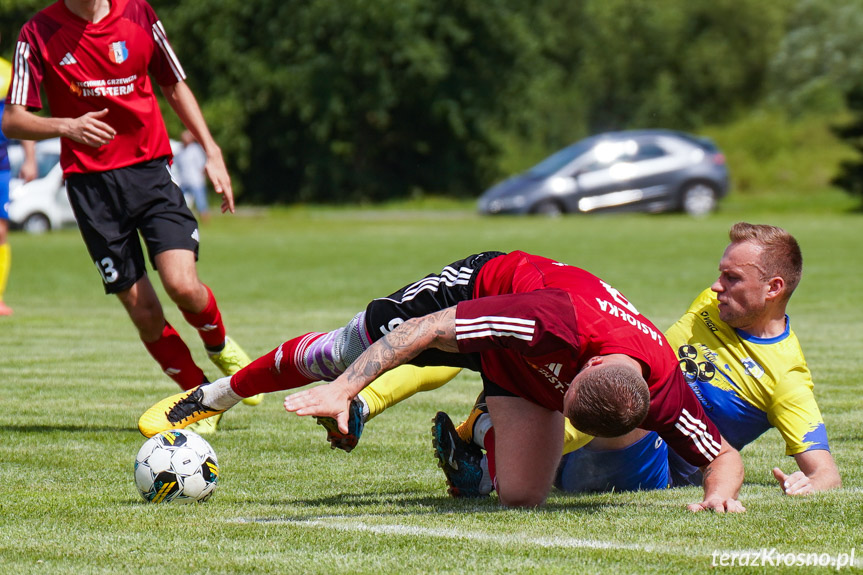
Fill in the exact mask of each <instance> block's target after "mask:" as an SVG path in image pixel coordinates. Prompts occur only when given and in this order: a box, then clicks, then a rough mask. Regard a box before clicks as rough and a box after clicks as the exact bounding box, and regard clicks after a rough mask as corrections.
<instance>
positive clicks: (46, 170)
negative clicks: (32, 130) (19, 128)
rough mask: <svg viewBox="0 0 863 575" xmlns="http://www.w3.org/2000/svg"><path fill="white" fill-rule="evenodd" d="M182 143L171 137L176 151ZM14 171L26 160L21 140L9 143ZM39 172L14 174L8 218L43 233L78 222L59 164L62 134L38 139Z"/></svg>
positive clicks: (18, 226) (16, 172) (35, 232)
mask: <svg viewBox="0 0 863 575" xmlns="http://www.w3.org/2000/svg"><path fill="white" fill-rule="evenodd" d="M180 147H181V144H180V143H179V142H177V141H175V140H171V149H172V150H173V151H174V153H176V152H177V150H179V149H180ZM9 161H10V163H11V172H12V174H15V175H17V174H18V171H19V170H20V168H21V163H22V162H23V161H24V150H23V149H22V148H21V146H20V144H10V145H9ZM36 163H37V164H38V166H39V176H38V177H37V178H36V179H35V180H33V181H32V182H26V183H25V182H24V180H22V179H20V178H17V177H13V178H12V181H11V182H10V183H9V222H10V223H11V224H12V226H13V227H15V228H20V229H23V230H24V231H26V232H29V233H31V234H42V233H45V232H47V231H50V230H57V229H60V228H62V227H65V226H74V225H77V223H76V222H75V214H74V213H73V212H72V206H71V205H69V197H68V196H67V195H66V185H65V181H64V180H63V170H62V169H61V168H60V138H51V139H49V140H43V141H41V142H36Z"/></svg>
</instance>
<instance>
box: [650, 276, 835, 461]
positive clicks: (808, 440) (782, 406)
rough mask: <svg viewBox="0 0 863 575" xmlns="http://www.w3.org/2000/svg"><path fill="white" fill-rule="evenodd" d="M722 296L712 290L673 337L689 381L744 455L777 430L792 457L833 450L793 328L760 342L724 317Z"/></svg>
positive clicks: (672, 332)
mask: <svg viewBox="0 0 863 575" xmlns="http://www.w3.org/2000/svg"><path fill="white" fill-rule="evenodd" d="M717 305H718V302H717V299H716V294H715V293H714V292H713V291H712V290H710V289H707V290H704V291H703V292H701V294H700V295H699V296H698V297H697V298H696V299H695V301H694V302H693V303H692V305H691V306H690V307H689V309H688V310H687V312H686V313H685V314H684V315H683V317H681V318H680V319H679V320H678V321H677V323H675V324H674V325H673V326H671V327H670V328H668V330H667V331H666V332H665V336H666V338H667V339H668V341H669V343H670V344H671V345H672V347H673V348H674V349H675V350H676V351H677V356H678V359H679V360H680V367H681V369H682V370H683V372H684V374H685V376H686V381H687V383H689V386H690V387H691V388H692V390H693V391H694V392H695V395H697V396H698V399H699V401H700V402H701V404H702V405H703V406H704V409H705V411H706V412H707V415H708V416H709V417H710V419H711V420H712V421H713V422H714V423H715V424H716V426H717V427H719V431H720V432H721V433H722V435H723V437H725V439H727V440H728V443H730V444H731V445H732V446H734V447H735V448H736V449H741V448H742V447H743V446H745V445H747V444H749V443H751V442H752V441H754V440H755V439H756V438H758V437H759V436H760V435H761V434H762V433H764V432H765V431H767V430H768V429H769V428H771V427H775V428H776V429H778V430H779V433H780V434H781V435H782V437H783V439H784V440H785V453H786V454H787V455H794V454H797V453H802V452H804V451H809V450H812V449H826V450H829V446H828V443H827V431H826V429H825V427H824V421H823V419H822V417H821V412H820V410H819V409H818V404H817V403H816V402H815V394H814V393H813V383H812V374H811V373H810V371H809V368H808V367H807V365H806V359H805V358H804V357H803V350H801V349H800V342H798V341H797V336H796V335H795V334H794V332H793V331H792V330H791V322H790V320H789V319H788V316H786V318H785V331H784V332H783V333H782V334H781V335H779V336H777V337H773V338H758V337H754V336H752V335H750V334H748V333H746V332H744V331H741V330H738V329H734V328H732V327H731V326H729V325H728V324H726V323H725V322H723V321H722V320H720V319H719V309H718V307H717Z"/></svg>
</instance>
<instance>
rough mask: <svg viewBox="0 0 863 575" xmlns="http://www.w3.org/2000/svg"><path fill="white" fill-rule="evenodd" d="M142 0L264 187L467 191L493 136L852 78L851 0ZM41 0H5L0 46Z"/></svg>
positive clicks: (513, 138) (623, 121) (497, 171)
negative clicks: (157, 17)
mask: <svg viewBox="0 0 863 575" xmlns="http://www.w3.org/2000/svg"><path fill="white" fill-rule="evenodd" d="M151 3H152V5H153V6H154V8H155V9H156V10H157V12H158V13H159V15H160V17H161V19H162V21H163V23H164V25H165V28H166V29H167V31H168V34H169V37H170V39H171V42H172V45H173V46H174V49H175V51H176V52H177V53H178V55H179V57H180V59H181V61H182V62H183V65H184V67H185V69H186V72H187V74H188V77H189V79H188V82H189V84H190V85H191V87H192V88H193V90H194V91H195V93H196V94H197V96H198V99H199V101H200V102H201V104H202V107H203V109H204V113H205V116H206V117H207V119H208V122H209V124H210V127H211V129H212V130H213V132H214V134H215V135H216V138H217V140H218V141H219V143H220V145H221V146H222V149H223V151H224V153H225V156H226V158H227V159H228V162H229V167H230V169H231V171H232V174H233V176H234V178H235V180H236V181H237V183H238V186H239V187H240V188H241V190H242V195H243V197H244V199H246V200H250V201H253V202H260V203H289V202H296V201H316V202H342V201H379V200H385V199H391V198H399V197H406V196H409V195H411V194H414V193H417V192H430V193H440V194H450V195H454V196H465V197H470V196H476V195H477V194H478V193H479V192H481V191H482V190H483V189H484V188H485V187H487V186H488V185H489V184H490V183H492V182H493V181H494V180H496V179H498V178H499V177H501V176H502V175H503V174H502V173H501V171H502V169H501V164H502V162H501V158H502V156H503V155H504V154H505V153H508V154H509V155H513V154H519V153H522V154H525V155H537V154H547V153H551V152H552V151H554V150H556V149H558V148H560V147H562V146H564V145H566V144H569V143H571V142H573V141H575V140H577V139H579V138H581V137H583V136H586V135H588V134H591V133H596V132H600V131H605V130H611V129H626V128H651V127H663V128H675V129H684V130H693V131H697V130H698V129H699V128H700V127H702V126H704V125H707V124H712V125H715V124H721V123H723V122H729V121H732V120H734V119H735V118H738V117H740V116H741V115H742V114H745V113H747V111H748V110H751V109H752V108H753V107H755V106H759V105H772V106H780V107H782V108H784V109H787V110H788V112H789V113H790V114H799V113H806V112H807V111H808V110H818V109H823V108H831V107H832V108H835V107H837V106H844V100H843V99H844V98H845V97H846V96H847V95H849V94H852V93H854V92H855V90H857V91H859V86H858V84H859V82H860V80H859V78H861V77H863V75H861V72H863V70H861V68H863V55H861V54H858V52H859V50H858V47H859V46H860V45H861V41H863V0H833V1H831V2H823V1H819V0H775V1H772V2H763V1H761V0H652V1H649V0H579V1H578V2H572V1H570V0H531V1H527V0H482V1H480V0H435V1H433V2H432V1H429V0H339V1H338V2H335V1H333V0H284V1H281V2H274V1H272V0H196V1H195V2H176V1H168V0H151ZM42 6H44V2H38V1H35V0H0V16H2V18H0V22H2V25H0V33H2V36H3V40H2V45H0V49H2V53H3V54H5V55H8V54H9V53H10V52H11V48H12V46H13V45H14V38H15V37H16V36H17V28H18V27H20V25H21V24H22V23H23V22H24V21H25V20H26V19H27V18H29V17H30V16H32V14H33V13H35V11H36V10H37V9H38V8H40V7H42ZM166 117H168V118H169V119H170V118H171V115H170V114H168V115H166ZM169 129H170V130H171V131H172V132H174V133H176V132H178V131H179V125H178V124H177V123H176V122H174V121H169ZM534 159H536V158H534Z"/></svg>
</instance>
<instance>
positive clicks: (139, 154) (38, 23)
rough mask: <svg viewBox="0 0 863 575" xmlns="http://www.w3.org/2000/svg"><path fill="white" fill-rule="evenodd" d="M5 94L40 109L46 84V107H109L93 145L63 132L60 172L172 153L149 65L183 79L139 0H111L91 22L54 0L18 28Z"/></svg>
mask: <svg viewBox="0 0 863 575" xmlns="http://www.w3.org/2000/svg"><path fill="white" fill-rule="evenodd" d="M13 66H14V71H13V76H12V82H11V84H10V89H9V95H8V96H7V99H6V101H7V102H8V103H10V104H19V105H22V106H27V107H28V108H30V109H36V110H38V109H41V108H42V99H41V96H40V93H39V87H40V86H44V87H45V93H46V95H47V98H48V104H49V105H50V107H51V115H52V116H54V117H55V118H77V117H79V116H82V115H84V114H86V113H87V112H97V111H99V110H102V109H105V108H107V109H108V114H107V115H106V116H105V117H104V118H102V120H103V121H104V122H106V123H107V124H109V125H110V126H111V127H113V128H114V129H115V130H116V131H117V135H116V136H115V138H114V140H113V141H112V142H110V143H109V144H106V145H104V146H101V147H99V148H92V147H90V146H87V145H85V144H79V143H77V142H73V141H72V140H69V139H66V138H64V139H63V141H62V146H61V155H60V163H61V165H62V166H63V173H64V174H71V173H87V172H103V171H107V170H113V169H115V168H123V167H126V166H130V165H133V164H137V163H140V162H146V161H149V160H152V159H155V158H158V157H161V156H170V155H171V145H170V141H169V140H168V133H167V130H166V129H165V122H164V120H163V119H162V114H161V112H160V111H159V104H158V102H157V100H156V97H155V95H154V94H153V86H152V83H151V81H150V76H149V75H148V71H149V72H150V73H152V74H153V77H154V78H155V79H156V82H158V83H159V85H162V86H168V85H173V84H176V83H177V82H179V81H181V80H184V79H185V73H184V72H183V68H182V67H181V66H180V62H179V61H178V60H177V57H176V56H175V55H174V52H173V50H172V49H171V46H170V44H169V43H168V39H167V36H166V35H165V30H164V28H162V23H161V22H160V21H159V19H158V18H157V16H156V13H155V12H154V11H153V8H151V7H150V5H149V4H147V3H146V2H145V1H144V0H112V1H111V11H110V13H109V14H108V15H107V16H106V17H105V18H103V19H102V20H100V21H99V22H97V23H95V24H94V23H91V22H88V21H86V20H83V19H81V18H79V17H78V16H76V15H75V14H73V13H72V12H71V11H70V10H69V9H68V8H67V7H66V5H65V4H64V3H63V0H59V1H58V2H56V3H55V4H52V5H51V6H48V7H47V8H45V9H44V10H42V11H41V12H39V13H38V14H36V16H34V17H33V19H31V20H30V21H29V22H27V23H26V24H25V25H24V27H23V28H22V29H21V34H20V35H19V37H18V44H17V46H16V49H15V59H14V62H13Z"/></svg>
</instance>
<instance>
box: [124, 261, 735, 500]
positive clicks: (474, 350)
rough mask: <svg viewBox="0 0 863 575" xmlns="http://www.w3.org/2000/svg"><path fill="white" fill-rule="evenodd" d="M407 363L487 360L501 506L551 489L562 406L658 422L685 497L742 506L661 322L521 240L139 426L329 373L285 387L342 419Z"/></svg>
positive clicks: (162, 424) (609, 417)
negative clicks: (681, 465)
mask: <svg viewBox="0 0 863 575" xmlns="http://www.w3.org/2000/svg"><path fill="white" fill-rule="evenodd" d="M405 363H411V364H413V365H421V366H422V365H449V366H454V367H468V368H471V369H474V370H476V371H478V372H480V373H481V375H482V378H483V383H484V390H485V393H486V398H487V404H488V410H489V413H490V415H491V417H492V420H493V422H494V426H495V430H496V434H497V436H496V437H497V445H498V446H499V448H498V449H497V453H496V457H495V464H496V479H497V481H496V488H497V492H498V496H499V497H500V501H501V502H502V503H503V504H504V505H507V506H526V507H530V506H536V505H540V504H542V502H543V501H544V500H545V498H546V496H547V494H548V491H549V489H550V487H551V484H552V480H553V478H554V474H555V470H556V469H557V465H558V462H559V460H560V453H561V450H562V447H563V433H562V430H563V422H564V419H563V418H564V415H565V416H566V417H568V418H569V419H570V421H571V422H572V423H573V424H574V425H575V426H576V428H578V429H580V430H582V431H584V432H586V433H590V434H591V435H595V436H600V437H616V436H620V435H623V434H624V433H627V432H628V431H631V430H632V429H634V428H636V427H642V428H644V429H650V430H655V431H657V432H658V433H659V434H660V435H661V436H662V437H663V438H664V439H665V440H666V441H667V442H668V444H669V445H670V446H671V447H672V448H673V449H675V450H676V451H677V452H678V453H679V454H680V455H681V456H682V457H684V458H686V460H687V461H689V462H690V463H691V464H693V465H697V466H699V467H701V468H703V469H704V473H705V481H704V491H705V495H704V500H703V501H702V502H700V503H697V504H693V505H692V506H690V508H691V509H693V510H700V509H713V510H716V511H743V507H742V505H741V504H740V503H739V502H738V501H737V499H736V497H737V493H738V490H739V488H740V485H741V483H742V481H743V466H742V462H741V460H740V455H739V454H738V453H737V451H735V450H734V449H733V448H732V447H730V446H729V445H728V443H727V442H726V441H725V440H724V439H723V438H722V437H721V436H720V434H719V431H718V430H717V429H716V426H715V425H713V423H712V422H711V421H710V420H709V419H708V418H707V417H706V416H705V414H704V411H703V410H702V407H701V404H700V403H699V402H698V400H697V398H696V397H695V395H694V393H693V392H692V390H691V389H690V388H689V386H687V385H686V382H685V380H684V378H683V374H682V373H681V371H680V369H679V368H678V364H677V358H676V356H675V354H674V352H673V350H672V349H671V347H670V346H669V345H668V343H667V341H666V340H665V338H664V337H663V335H662V333H661V332H660V331H659V330H658V329H656V328H655V327H654V326H653V324H652V323H650V322H649V321H648V320H647V319H646V318H644V317H643V316H642V315H641V314H640V313H639V312H638V310H637V309H636V308H635V307H634V306H633V305H632V304H631V303H630V302H629V301H628V300H627V299H626V298H625V297H624V296H623V295H622V294H621V293H620V292H619V291H617V290H616V289H614V288H613V287H612V286H610V285H608V284H607V283H605V282H603V281H602V280H601V279H599V278H597V277H596V276H594V275H592V274H590V273H588V272H586V271H584V270H582V269H579V268H576V267H573V266H569V265H566V264H562V263H559V262H555V261H552V260H549V259H546V258H542V257H539V256H534V255H530V254H527V253H524V252H513V253H510V254H501V253H499V252H489V253H484V254H478V255H474V256H470V257H468V258H466V259H464V260H460V261H458V262H455V263H453V264H451V265H449V266H446V267H445V268H444V270H443V271H442V272H441V273H440V274H439V275H430V276H427V277H426V278H424V279H422V280H420V281H418V282H415V283H413V284H411V285H409V286H406V287H405V288H403V289H401V290H399V291H398V292H396V293H394V294H392V295H390V296H388V297H385V298H379V299H376V300H374V301H372V302H371V303H370V304H369V305H368V307H367V308H366V310H365V311H364V312H361V313H359V314H357V316H355V317H354V319H353V320H351V321H350V322H349V323H348V324H347V325H346V326H345V327H344V328H341V329H338V330H335V331H332V332H329V333H327V334H320V333H309V334H306V335H304V336H300V337H298V338H295V339H293V340H290V341H288V342H285V343H284V344H282V345H281V346H279V347H278V348H276V349H275V350H273V351H272V352H271V353H269V354H267V355H265V356H263V357H261V358H259V359H257V360H255V361H254V362H252V363H251V364H250V365H249V366H248V367H246V368H244V369H243V370H241V371H240V372H238V373H237V374H235V375H234V376H233V377H231V378H224V379H221V380H219V381H217V382H215V383H214V384H212V385H209V386H205V387H203V388H200V389H199V390H193V391H191V392H186V393H183V394H178V395H176V396H174V397H172V398H167V399H165V400H163V401H162V402H160V403H158V404H156V405H155V406H153V407H152V408H151V409H150V410H148V411H147V412H146V413H145V414H144V415H143V416H142V417H141V420H140V421H139V429H141V431H142V432H143V433H144V434H145V435H152V434H154V433H158V432H159V431H163V430H164V429H168V428H177V427H183V426H185V425H186V424H188V423H189V422H192V421H196V420H198V419H201V418H206V417H209V416H211V415H213V414H217V413H221V412H222V411H224V410H225V409H228V408H230V407H231V406H232V405H234V404H235V403H237V402H239V401H240V400H241V399H242V398H243V397H246V396H249V395H252V394H255V393H261V392H269V391H276V390H281V389H290V388H294V387H299V386H302V385H306V384H308V383H310V382H313V381H317V380H322V379H323V380H333V382H332V383H331V384H329V385H324V386H319V387H316V388H314V389H310V390H306V391H302V392H299V393H296V394H293V395H290V396H288V397H287V398H286V399H285V408H286V409H287V410H288V411H293V412H296V413H298V414H299V415H313V416H322V417H334V418H335V419H336V420H337V422H338V424H339V427H340V429H341V430H342V431H343V432H346V431H347V426H346V424H347V419H348V412H349V409H350V403H351V400H352V398H354V397H355V396H356V394H357V393H359V391H360V390H361V389H363V388H364V387H365V386H366V385H368V384H369V383H370V382H371V381H373V380H374V379H375V378H377V377H378V376H380V375H381V374H383V373H384V372H386V371H387V370H390V369H393V368H395V367H397V366H399V365H402V364H405ZM499 426H502V427H499Z"/></svg>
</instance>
